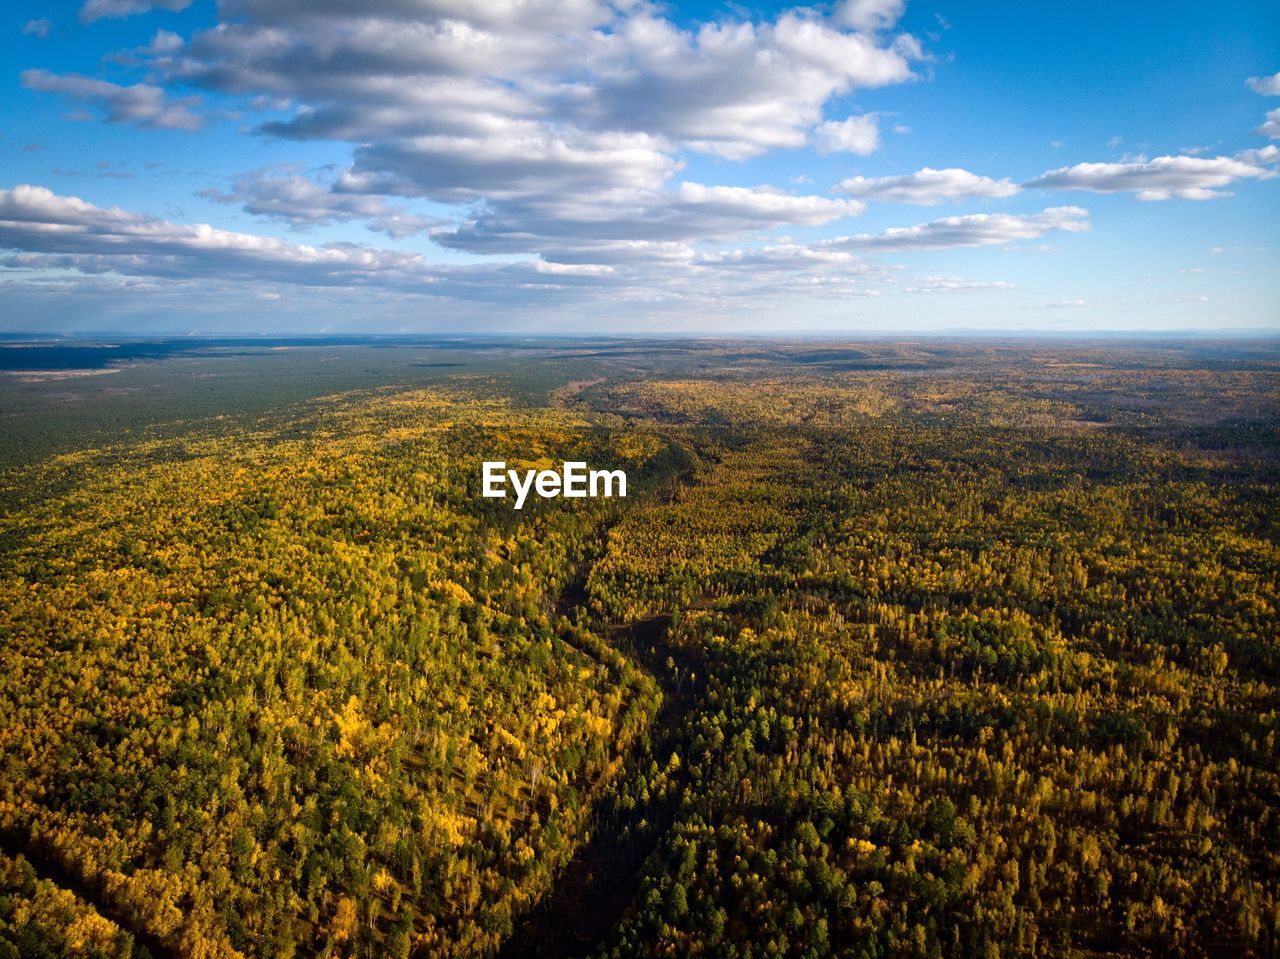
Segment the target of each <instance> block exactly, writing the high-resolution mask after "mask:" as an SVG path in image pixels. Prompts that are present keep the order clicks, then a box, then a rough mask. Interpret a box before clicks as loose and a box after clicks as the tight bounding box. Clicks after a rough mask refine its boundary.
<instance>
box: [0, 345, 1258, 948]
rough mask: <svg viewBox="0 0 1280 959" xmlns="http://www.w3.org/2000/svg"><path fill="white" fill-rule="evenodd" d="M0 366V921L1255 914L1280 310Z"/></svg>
mask: <svg viewBox="0 0 1280 959" xmlns="http://www.w3.org/2000/svg"><path fill="white" fill-rule="evenodd" d="M32 349H35V350H38V351H39V352H37V353H24V352H23V351H29V350H32ZM60 350H69V351H72V352H68V353H59V351H60ZM0 369H3V370H4V372H0V416H2V417H3V418H4V423H5V428H4V430H3V431H2V435H3V437H4V439H3V447H2V448H0V502H3V504H4V511H3V517H2V518H0V637H2V639H0V714H2V715H3V716H4V717H5V722H4V723H3V724H0V747H2V748H0V753H2V755H3V760H2V761H3V767H2V770H0V839H2V840H3V844H2V846H0V957H7V956H26V955H53V956H62V955H68V956H72V955H74V956H90V955H94V956H128V955H134V956H139V955H147V954H150V955H153V956H158V955H190V956H224V957H231V956H237V955H242V956H290V955H298V956H304V955H327V956H340V955H341V956H371V957H372V956H384V955H390V956H397V955H399V956H405V955H421V956H457V957H462V956H485V955H491V956H498V955H501V956H506V957H510V956H519V955H545V956H552V955H563V956H570V955H581V956H588V955H590V956H616V957H624V956H634V955H640V956H649V955H651V956H660V955H679V956H685V955H689V956H696V955H705V956H735V957H756V956H759V957H764V956H795V957H801V956H804V957H809V956H813V957H818V956H828V955H849V956H866V957H876V956H920V957H929V956H984V957H999V956H1014V955H1039V956H1046V955H1052V956H1132V957H1138V956H1163V955H1186V956H1219V955H1231V956H1260V957H1274V956H1276V955H1277V954H1278V952H1280V892H1278V890H1280V839H1278V838H1277V837H1280V742H1277V739H1278V738H1280V628H1278V625H1277V622H1278V621H1277V605H1278V604H1280V509H1278V508H1277V505H1278V504H1277V485H1276V476H1277V475H1280V444H1278V442H1277V440H1278V436H1277V429H1278V427H1280V416H1278V413H1280V406H1278V405H1277V404H1278V402H1280V350H1278V349H1277V344H1276V343H1275V341H1230V342H1229V341H1222V342H1212V341H1194V342H1192V341H1188V342H1179V341H1172V340H1150V341H1141V342H1123V341H1099V342H1091V343H1086V342H1052V341H1042V340H1019V341H995V340H991V341H985V340H959V339H957V340H928V339H921V340H914V341H901V342H898V341H889V340H885V341H874V340H871V341H860V342H855V343H842V342H835V341H830V342H828V341H791V342H782V341H772V340H743V341H696V340H679V339H673V340H662V341H656V340H655V341H642V340H548V341H529V340H460V339H459V340H450V341H427V340H395V339H387V340H383V341H376V340H342V341H339V340H332V341H327V340H314V341H306V342H301V341H279V342H276V341H271V342H255V341H225V342H219V341H165V342H159V341H156V342H143V343H135V344H114V345H113V346H111V347H110V348H108V347H104V346H102V345H96V346H92V347H90V346H88V345H86V344H72V345H62V346H58V345H50V344H45V345H41V346H37V347H32V346H16V345H12V344H0ZM108 370H110V371H114V372H110V374H109V375H107V374H106V373H105V371H108ZM79 374H84V375H79ZM496 459H503V460H507V461H508V462H509V463H510V464H511V465H512V466H520V467H522V468H523V467H529V468H532V467H549V466H551V465H552V464H559V463H560V462H561V461H563V460H567V459H572V460H586V461H588V462H590V463H591V464H592V466H599V467H602V468H624V469H626V470H627V471H628V474H629V476H630V477H631V479H632V487H631V490H630V495H629V496H628V497H627V498H626V499H625V500H618V499H581V500H575V501H567V500H560V499H557V500H545V501H543V500H536V501H535V500H532V499H531V500H530V503H529V505H527V506H526V507H525V508H524V509H523V510H521V511H520V512H518V513H517V512H515V511H513V510H512V509H511V506H510V503H509V502H506V501H494V500H486V499H483V498H481V497H480V495H479V483H480V463H481V462H482V461H484V460H496ZM39 950H44V951H39Z"/></svg>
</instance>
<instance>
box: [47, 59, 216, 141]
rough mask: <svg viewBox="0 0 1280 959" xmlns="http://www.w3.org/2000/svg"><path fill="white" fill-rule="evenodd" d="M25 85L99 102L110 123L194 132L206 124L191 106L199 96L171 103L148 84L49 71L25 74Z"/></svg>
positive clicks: (161, 91)
mask: <svg viewBox="0 0 1280 959" xmlns="http://www.w3.org/2000/svg"><path fill="white" fill-rule="evenodd" d="M22 85H23V86H25V87H26V88H27V89H29V90H39V91H42V92H47V93H61V94H63V95H64V96H69V97H71V98H73V99H75V100H79V101H81V102H82V103H97V104H100V105H102V106H103V107H104V108H105V109H106V111H107V120H108V121H109V122H111V123H133V124H136V125H137V126H140V127H157V128H161V129H166V130H195V129H199V127H201V126H202V125H203V122H204V121H203V120H202V119H201V118H200V116H199V115H197V114H196V113H194V112H192V110H191V109H190V108H191V107H193V106H195V105H196V104H198V103H199V102H200V101H199V98H198V97H184V98H182V99H180V100H169V99H167V98H166V97H165V92H164V90H163V89H162V88H161V87H157V86H152V85H150V84H146V83H135V84H134V85H132V86H127V87H126V86H120V85H118V84H115V83H108V82H107V81H106V80H95V79H94V78H92V77H86V76H81V75H80V74H78V73H50V72H49V71H48V70H24V71H22Z"/></svg>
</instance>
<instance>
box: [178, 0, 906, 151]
mask: <svg viewBox="0 0 1280 959" xmlns="http://www.w3.org/2000/svg"><path fill="white" fill-rule="evenodd" d="M222 9H223V14H224V20H223V22H222V23H220V24H219V25H218V26H217V27H216V28H214V29H212V30H207V31H204V32H202V33H199V34H197V35H196V36H195V37H193V38H192V41H191V43H190V44H189V46H188V49H187V50H185V51H184V52H183V54H182V55H180V56H172V57H157V58H156V59H155V62H154V65H155V67H156V68H157V69H158V70H159V71H161V72H162V73H164V74H166V75H167V76H170V77H172V78H175V79H180V80H183V81H185V82H189V83H194V84H197V85H202V86H206V87H209V88H212V89H216V90H220V91H225V92H234V93H255V94H269V95H273V96H277V97H287V98H290V99H293V100H295V101H296V102H297V103H298V104H299V107H298V109H297V111H296V113H295V114H294V115H293V116H292V117H290V118H289V119H287V120H284V121H280V122H277V123H274V124H273V125H271V126H270V127H268V128H267V129H268V131H269V132H271V133H273V134H275V135H279V136H297V137H328V138H338V139H346V140H349V141H351V142H354V143H376V144H379V145H385V144H386V143H387V142H388V141H389V140H391V139H399V138H415V137H422V136H437V135H448V136H465V137H470V138H472V139H477V138H484V137H494V138H498V137H500V136H502V135H503V134H504V131H503V129H502V127H503V126H504V125H505V124H508V123H510V122H512V121H523V122H527V123H535V124H539V125H542V126H543V127H544V129H543V130H542V131H541V133H540V135H541V136H543V137H547V138H551V137H555V136H560V137H564V138H565V139H567V140H574V139H582V138H585V137H587V136H588V135H590V134H597V135H599V134H633V135H643V136H646V137H648V138H650V139H652V140H654V141H661V142H664V143H666V144H668V148H670V146H671V145H674V146H679V147H683V148H686V149H691V150H697V151H701V152H706V153H713V154H716V155H719V156H723V157H728V158H731V159H744V158H746V157H750V156H754V155H757V154H759V153H761V152H764V151H766V150H769V149H772V148H776V147H800V146H803V145H804V143H805V141H806V134H807V131H808V130H810V129H812V128H813V127H814V126H815V125H816V124H817V123H818V122H819V121H820V120H821V116H822V108H823V106H824V104H825V103H826V102H827V101H828V100H830V99H831V98H832V97H834V96H837V95H841V94H845V93H848V92H850V91H852V90H854V89H865V88H869V87H879V86H884V85H886V84H891V83H900V82H903V81H906V80H909V79H911V77H912V70H911V61H912V60H913V59H915V58H917V57H919V56H920V55H921V51H920V49H919V45H918V44H913V43H912V42H910V41H908V40H905V39H903V38H902V37H899V38H897V39H896V40H895V41H894V42H893V43H891V44H888V45H885V44H883V43H881V42H880V41H879V40H878V39H877V38H876V37H874V36H872V35H868V34H866V33H862V32H858V31H856V30H850V29H848V26H847V24H844V23H842V22H841V21H839V20H838V19H835V18H828V17H822V16H819V15H817V14H816V13H814V12H813V11H811V10H805V11H793V12H787V13H783V14H781V15H780V16H778V17H777V18H776V19H775V20H772V21H761V22H754V21H731V20H724V21H716V22H712V23H707V24H704V25H702V26H700V27H698V28H697V29H695V30H689V29H683V28H681V27H679V26H677V25H676V24H675V23H673V22H672V21H670V20H668V19H666V18H664V17H663V16H661V15H659V14H658V13H657V8H655V7H651V6H650V5H648V4H625V5H619V6H618V7H616V8H615V7H612V6H607V5H604V4H599V3H591V2H585V0H583V2H574V3H566V4H556V3H550V2H549V0H538V2H531V3H514V2H508V3H494V4H463V3H453V2H443V0H441V2H437V0H430V2H414V3H409V2H407V0H376V2H369V3H365V4H361V6H360V8H359V10H358V11H354V10H351V8H350V7H349V5H347V6H344V5H342V4H338V3H330V2H323V3H319V4H304V3H298V2H286V3H277V2H267V0H237V2H235V3H231V4H224V5H223V8H222Z"/></svg>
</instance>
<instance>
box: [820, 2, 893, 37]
mask: <svg viewBox="0 0 1280 959" xmlns="http://www.w3.org/2000/svg"><path fill="white" fill-rule="evenodd" d="M906 8H907V0H843V2H842V3H840V5H839V6H837V7H836V12H835V17H836V19H837V20H838V21H840V22H841V23H847V24H848V25H849V26H851V27H854V28H855V29H857V30H888V29H891V28H892V27H893V25H894V24H895V23H897V22H898V20H900V19H901V18H902V14H903V11H905V10H906Z"/></svg>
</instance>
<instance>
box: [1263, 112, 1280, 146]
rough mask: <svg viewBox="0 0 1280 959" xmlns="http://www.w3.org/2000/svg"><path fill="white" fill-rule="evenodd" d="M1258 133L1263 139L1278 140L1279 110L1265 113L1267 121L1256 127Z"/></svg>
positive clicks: (1279, 133) (1279, 129)
mask: <svg viewBox="0 0 1280 959" xmlns="http://www.w3.org/2000/svg"><path fill="white" fill-rule="evenodd" d="M1258 132H1259V133H1261V134H1262V135H1263V136H1264V137H1270V138H1271V139H1273V140H1280V109H1277V110H1269V111H1267V119H1266V120H1265V121H1263V124H1262V126H1260V127H1258Z"/></svg>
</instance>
